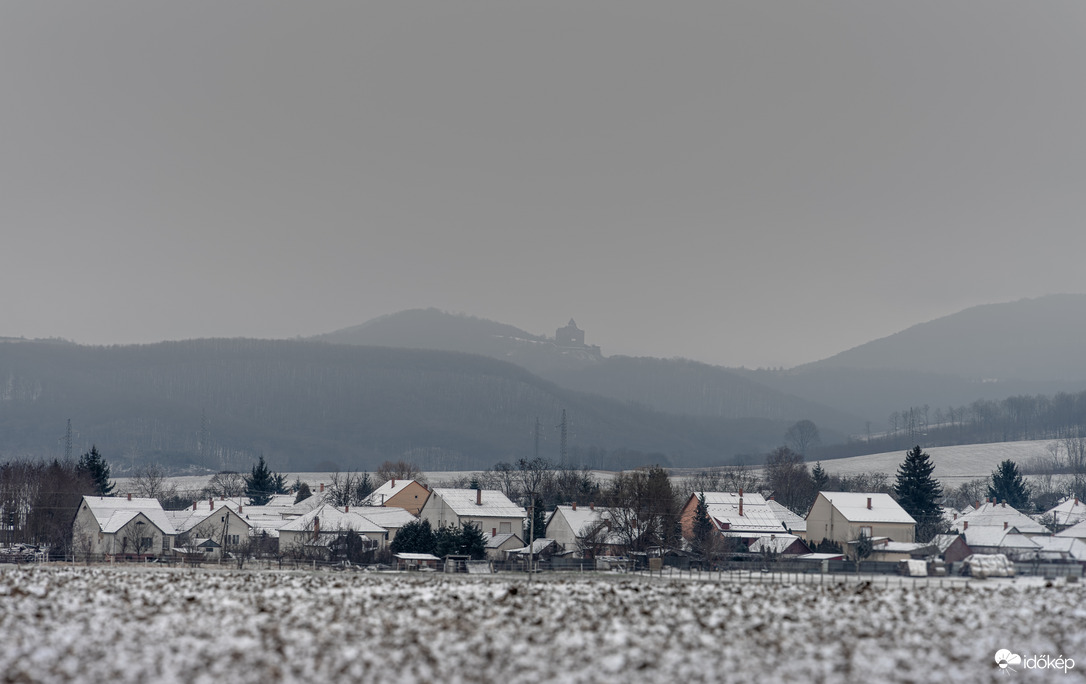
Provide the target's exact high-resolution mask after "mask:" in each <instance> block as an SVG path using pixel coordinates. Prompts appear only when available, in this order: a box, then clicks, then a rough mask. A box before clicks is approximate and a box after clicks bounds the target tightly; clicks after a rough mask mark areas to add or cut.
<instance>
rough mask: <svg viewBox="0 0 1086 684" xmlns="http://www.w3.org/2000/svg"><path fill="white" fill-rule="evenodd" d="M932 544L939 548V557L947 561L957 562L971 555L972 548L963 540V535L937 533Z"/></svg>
mask: <svg viewBox="0 0 1086 684" xmlns="http://www.w3.org/2000/svg"><path fill="white" fill-rule="evenodd" d="M931 543H932V544H935V547H936V548H937V549H938V550H939V557H940V558H942V559H943V560H944V561H946V562H947V563H958V562H960V561H963V560H965V559H966V558H967V557H968V556H972V555H973V549H971V548H969V544H967V543H966V542H965V537H963V536H962V535H960V534H937V535H935V536H934V537H933V538H932V540H931Z"/></svg>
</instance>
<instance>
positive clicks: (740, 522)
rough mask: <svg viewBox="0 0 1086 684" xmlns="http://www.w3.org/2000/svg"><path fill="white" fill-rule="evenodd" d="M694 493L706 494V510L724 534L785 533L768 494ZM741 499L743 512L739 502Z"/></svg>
mask: <svg viewBox="0 0 1086 684" xmlns="http://www.w3.org/2000/svg"><path fill="white" fill-rule="evenodd" d="M694 496H704V497H705V509H706V511H707V512H708V513H709V519H710V520H712V521H713V524H714V525H715V526H716V527H717V529H719V530H720V531H721V532H723V533H724V534H731V535H734V534H735V533H736V532H746V533H758V532H767V533H770V534H776V533H777V532H781V533H786V532H787V531H786V529H785V527H784V525H783V524H782V523H781V520H780V518H778V517H777V515H776V514H775V513H774V512H773V510H772V509H771V508H770V507H769V505H768V504H767V503H766V500H765V497H763V496H762V495H761V494H757V493H754V492H746V493H744V494H742V495H740V494H739V492H702V493H700V494H694ZM740 502H742V504H743V505H742V508H743V511H742V513H743V514H742V515H740V514H739V507H740V506H739V504H740Z"/></svg>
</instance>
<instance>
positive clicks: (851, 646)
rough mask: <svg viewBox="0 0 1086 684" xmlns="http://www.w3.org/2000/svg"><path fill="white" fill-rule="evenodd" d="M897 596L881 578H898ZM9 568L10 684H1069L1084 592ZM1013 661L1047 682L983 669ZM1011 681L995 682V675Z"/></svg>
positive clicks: (4, 664)
mask: <svg viewBox="0 0 1086 684" xmlns="http://www.w3.org/2000/svg"><path fill="white" fill-rule="evenodd" d="M895 580H896V578H895ZM948 584H953V586H947V587H942V588H940V587H939V586H938V585H937V584H927V585H918V586H915V587H909V586H904V587H898V586H890V587H884V586H880V584H879V582H876V583H875V584H874V585H872V584H870V583H858V582H856V581H855V580H854V581H853V582H852V583H850V584H847V585H835V586H832V587H831V586H828V585H827V586H825V587H820V586H818V585H817V584H792V585H787V584H786V585H783V586H782V585H766V584H750V583H732V582H718V581H689V580H674V579H661V578H644V577H637V576H633V577H631V576H618V577H615V576H600V575H594V576H548V577H546V578H544V579H542V580H541V581H537V582H533V583H532V584H530V585H529V584H527V583H526V582H525V581H524V579H523V578H519V577H511V576H496V577H488V578H476V577H467V576H444V575H436V574H423V575H419V574H413V575H406V574H387V575H386V574H380V575H379V574H375V573H359V574H353V573H328V572H324V573H306V572H272V571H191V570H180V569H172V570H171V569H142V568H140V569H128V568H125V569H121V568H102V567H98V568H95V567H91V568H79V567H76V568H72V567H48V566H36V567H8V568H5V569H4V570H3V571H0V635H2V637H0V673H2V676H3V680H4V681H7V682H152V681H153V682H198V683H199V682H207V683H209V684H211V683H214V684H221V683H222V682H278V681H287V682H295V681H297V682H302V681H326V682H348V681H350V682H438V681H441V682H453V683H455V682H631V681H637V682H643V681H644V682H648V681H682V682H689V681H693V682H711V681H760V682H774V681H796V682H942V681H946V682H950V681H954V682H997V681H1001V682H1010V681H1058V682H1064V681H1066V682H1079V681H1084V678H1083V677H1082V674H1083V673H1084V672H1086V602H1084V599H1086V587H1082V586H1080V585H1066V584H1063V583H1058V584H1057V585H1056V586H1053V587H1047V588H1046V587H1045V586H1044V584H1043V583H1038V582H1028V581H1025V580H1018V581H1013V582H1012V581H1010V580H1003V581H998V582H997V581H988V582H986V583H985V582H972V583H970V584H969V585H968V586H967V585H965V584H964V583H963V582H954V583H950V582H948ZM1001 649H1010V650H1011V651H1013V652H1014V653H1018V654H1021V655H1022V656H1023V657H1024V658H1025V657H1028V656H1029V655H1032V654H1048V655H1050V656H1051V657H1052V658H1056V657H1057V656H1060V655H1062V656H1065V657H1067V658H1073V659H1075V660H1076V661H1079V660H1080V661H1081V663H1079V662H1076V663H1075V667H1074V668H1073V669H1071V670H1070V671H1068V672H1066V673H1064V672H1063V671H1060V672H1053V671H1037V670H1032V671H1031V670H1026V669H1024V668H1022V667H1018V668H1017V672H1013V673H1008V672H1006V671H1002V670H1000V669H999V668H998V666H997V665H996V663H995V660H994V654H995V653H996V652H997V651H999V650H1001ZM1012 675H1013V676H1014V679H1011V678H1010V676H1012Z"/></svg>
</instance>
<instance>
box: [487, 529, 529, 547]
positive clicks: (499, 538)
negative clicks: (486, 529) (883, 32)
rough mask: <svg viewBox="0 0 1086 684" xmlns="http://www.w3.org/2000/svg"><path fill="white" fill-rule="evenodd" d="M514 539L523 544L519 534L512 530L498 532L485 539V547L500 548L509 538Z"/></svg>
mask: <svg viewBox="0 0 1086 684" xmlns="http://www.w3.org/2000/svg"><path fill="white" fill-rule="evenodd" d="M511 539H512V540H516V542H517V543H518V544H523V543H524V540H523V539H521V538H520V535H519V534H514V533H512V532H506V533H505V534H498V535H495V536H493V537H490V538H489V539H487V540H486V548H488V549H500V548H501V546H502V544H505V543H506V542H508V541H509V540H511Z"/></svg>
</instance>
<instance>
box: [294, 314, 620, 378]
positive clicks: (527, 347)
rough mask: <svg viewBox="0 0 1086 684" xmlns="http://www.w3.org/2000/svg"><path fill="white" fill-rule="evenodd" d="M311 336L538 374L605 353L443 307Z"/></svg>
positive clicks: (573, 365) (588, 363)
mask: <svg viewBox="0 0 1086 684" xmlns="http://www.w3.org/2000/svg"><path fill="white" fill-rule="evenodd" d="M311 339H313V340H318V341H322V342H332V343H334V344H354V345H366V346H375V347H397V348H401V349H433V350H439V351H456V352H463V353H465V354H479V355H481V356H488V357H490V358H492V359H501V360H502V361H508V362H510V363H515V364H517V365H518V366H521V367H522V368H527V369H528V370H530V371H531V372H533V373H545V372H548V371H551V370H554V369H570V368H583V367H585V366H591V365H592V364H594V363H598V362H600V361H601V360H602V358H603V357H602V356H601V355H600V352H599V348H598V347H582V348H577V347H560V346H558V345H557V344H556V343H555V341H554V339H551V338H548V337H545V336H542V335H533V334H532V333H529V332H525V331H524V330H521V329H520V328H517V327H515V326H512V325H506V324H504V323H497V322H495V321H489V320H486V319H484V318H475V317H473V316H464V315H458V314H450V313H446V312H444V311H439V310H437V309H410V310H407V311H401V312H399V313H394V314H389V315H387V316H381V317H378V318H374V319H372V320H369V321H366V322H365V323H363V324H361V325H356V326H353V327H350V328H344V329H342V330H336V331H334V332H330V333H326V334H323V335H317V336H315V337H313V338H311Z"/></svg>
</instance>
